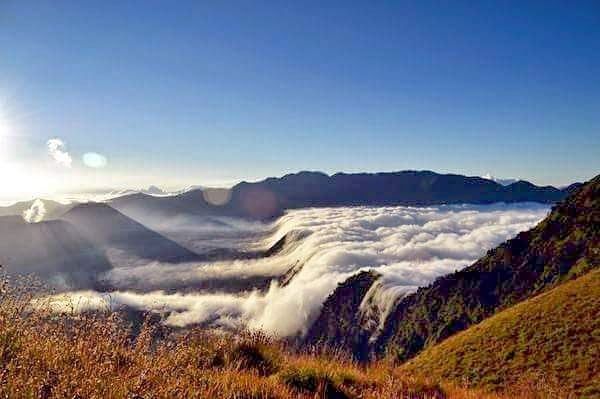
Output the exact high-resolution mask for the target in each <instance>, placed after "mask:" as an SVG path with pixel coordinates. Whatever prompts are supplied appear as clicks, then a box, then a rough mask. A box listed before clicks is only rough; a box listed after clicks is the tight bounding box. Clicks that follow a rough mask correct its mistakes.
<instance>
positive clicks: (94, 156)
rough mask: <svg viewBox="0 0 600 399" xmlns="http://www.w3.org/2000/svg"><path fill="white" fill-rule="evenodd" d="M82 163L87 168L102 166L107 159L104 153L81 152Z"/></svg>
mask: <svg viewBox="0 0 600 399" xmlns="http://www.w3.org/2000/svg"><path fill="white" fill-rule="evenodd" d="M82 159H83V163H84V164H85V166H87V167H89V168H95V169H98V168H103V167H105V166H106V164H107V163H108V160H107V159H106V157H105V156H104V155H101V154H98V153H96V152H87V153H85V154H83V157H82Z"/></svg>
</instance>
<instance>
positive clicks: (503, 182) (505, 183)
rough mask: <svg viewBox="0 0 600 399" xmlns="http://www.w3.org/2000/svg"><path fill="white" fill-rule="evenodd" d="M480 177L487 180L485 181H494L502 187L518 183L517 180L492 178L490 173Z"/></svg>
mask: <svg viewBox="0 0 600 399" xmlns="http://www.w3.org/2000/svg"><path fill="white" fill-rule="evenodd" d="M481 177H482V178H484V179H487V180H491V181H494V182H496V183H498V184H501V185H503V186H508V185H510V184H513V183H516V182H517V181H519V179H513V178H499V177H495V176H492V175H491V174H490V173H486V174H485V175H483V176H481Z"/></svg>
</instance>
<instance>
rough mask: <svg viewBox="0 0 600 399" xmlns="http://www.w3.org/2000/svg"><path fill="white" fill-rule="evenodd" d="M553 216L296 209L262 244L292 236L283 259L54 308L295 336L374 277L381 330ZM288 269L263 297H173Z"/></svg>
mask: <svg viewBox="0 0 600 399" xmlns="http://www.w3.org/2000/svg"><path fill="white" fill-rule="evenodd" d="M548 210H549V208H548V207H547V206H545V205H539V204H511V205H506V204H495V205H487V206H475V205H462V206H461V205H453V206H435V207H426V208H412V207H380V208H375V207H353V208H324V209H316V208H315V209H301V210H293V211H289V212H288V213H287V214H286V215H284V216H283V217H282V218H280V219H279V220H278V221H277V222H276V223H275V224H274V225H273V226H271V228H272V229H273V232H274V233H273V234H272V235H271V236H269V237H268V238H267V239H266V240H265V241H264V242H263V243H262V244H263V245H264V246H265V247H268V246H269V245H271V244H273V243H275V242H276V241H277V240H279V239H280V238H281V237H283V236H284V235H286V234H288V233H292V232H293V234H289V235H288V237H292V236H294V237H296V238H295V239H294V240H288V241H291V242H286V246H285V248H284V249H283V251H282V252H281V253H279V254H277V255H274V256H271V257H267V258H259V259H252V260H248V259H246V260H235V261H220V262H212V263H203V264H182V265H172V264H169V265H163V264H160V263H153V264H147V265H144V266H137V267H128V268H119V269H113V270H111V271H110V272H108V273H107V274H106V275H105V276H104V278H105V279H106V280H107V281H109V282H110V283H111V284H112V285H113V286H115V287H116V289H117V291H115V292H112V293H111V294H110V295H109V296H107V294H103V293H98V292H89V291H88V292H74V293H69V294H67V295H66V296H56V297H54V298H52V301H53V307H54V308H55V309H57V310H60V309H61V308H63V307H67V306H69V308H70V306H72V304H73V303H76V304H79V305H78V306H79V308H80V310H84V309H88V308H92V309H95V308H105V307H106V304H107V302H106V301H107V300H108V303H109V304H110V305H111V306H119V305H127V306H131V307H133V308H135V309H143V310H152V311H156V312H161V313H166V314H167V316H166V318H165V322H166V323H167V324H169V325H173V326H186V325H190V324H196V323H200V324H206V325H210V326H213V327H220V328H242V327H246V328H251V329H263V330H265V331H267V332H269V333H273V334H277V335H281V336H293V335H295V334H302V333H303V332H305V331H306V329H307V328H308V327H309V325H310V324H311V323H312V321H313V320H314V319H315V318H316V316H317V315H318V312H319V309H320V306H321V305H322V303H323V302H324V300H325V299H326V298H327V296H328V295H329V294H330V293H331V292H333V290H334V289H335V287H336V285H337V284H338V283H340V282H342V281H344V280H345V279H347V278H348V277H350V276H352V275H353V274H356V273H358V272H360V271H362V270H369V269H372V270H375V271H377V272H378V273H380V274H381V275H382V278H381V279H380V281H379V282H378V284H377V287H374V290H377V292H372V293H370V296H371V297H372V298H373V299H374V301H375V302H379V303H378V304H377V305H378V306H377V309H379V312H381V313H382V314H381V315H380V320H381V321H382V320H384V318H385V316H386V314H385V312H386V311H387V310H386V309H388V310H389V308H390V304H391V303H393V301H394V300H396V299H397V298H398V296H400V295H405V294H407V293H410V292H413V291H414V290H416V289H417V288H418V287H420V286H424V285H427V284H429V283H430V282H431V281H433V280H434V279H435V278H436V277H438V276H440V275H444V274H447V273H450V272H453V271H454V270H457V269H461V268H463V267H465V266H467V265H469V264H471V263H472V262H474V261H475V260H476V259H478V258H479V257H481V256H482V255H484V254H485V252H486V251H487V250H488V249H490V248H492V247H494V246H496V245H498V244H499V243H501V242H502V241H504V240H506V239H508V238H510V237H512V236H514V235H515V234H517V233H518V232H520V231H523V230H527V229H529V228H531V227H532V226H533V225H535V224H536V223H537V222H538V221H539V220H541V219H542V218H543V217H544V216H545V215H546V214H547V212H548ZM291 268H293V269H294V270H295V274H294V276H293V278H291V280H290V281H289V283H288V284H287V285H283V286H282V285H281V284H280V283H278V282H277V280H273V281H272V282H271V284H270V285H269V286H268V287H266V288H265V289H264V290H253V291H250V292H244V291H240V292H237V293H231V292H230V293H224V292H218V291H215V290H212V291H210V290H204V291H201V292H190V291H189V290H185V292H183V291H182V292H177V293H172V290H173V289H174V288H173V287H178V286H180V285H181V284H182V283H184V282H185V283H186V284H187V285H188V286H193V284H194V283H201V282H205V281H207V280H210V279H223V280H225V281H234V280H240V279H241V280H243V279H245V278H251V277H253V276H254V277H256V276H281V275H284V274H286V272H289V271H290V269H291ZM167 290H169V291H167ZM148 291H150V292H148ZM109 298H110V299H109ZM364 311H365V312H367V311H369V309H364Z"/></svg>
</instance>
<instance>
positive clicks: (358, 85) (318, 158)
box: [0, 0, 600, 199]
mask: <svg viewBox="0 0 600 399" xmlns="http://www.w3.org/2000/svg"><path fill="white" fill-rule="evenodd" d="M55 138H56V139H59V141H56V140H54V141H50V142H49V140H51V139H55ZM49 147H51V148H49ZM89 152H93V153H97V154H100V155H91V157H92V158H91V159H92V161H89V159H90V158H89V157H90V155H88V165H86V164H85V163H84V162H83V160H82V157H83V155H84V154H85V153H89ZM105 161H106V162H105ZM90 166H91V167H90ZM303 169H308V170H322V171H325V172H330V173H331V172H336V171H347V172H353V171H392V170H403V169H431V170H434V171H439V172H456V173H462V174H467V175H483V174H486V173H491V174H492V175H495V176H498V177H521V178H525V179H528V180H531V181H533V182H534V183H537V184H555V185H561V184H566V183H569V182H572V181H576V180H585V179H588V178H590V177H592V176H593V175H595V174H597V173H600V2H598V1H597V0H592V1H583V0H582V1H522V0H520V1H424V0H418V1H410V2H408V1H389V2H385V1H365V2H360V3H359V2H350V1H339V2H329V1H315V2H309V1H306V2H305V1H303V2H298V1H295V2H285V1H274V2H263V1H247V2H246V1H240V2H229V1H206V2H202V1H189V2H186V1H83V0H76V1H75V0H73V1H67V0H64V1H55V0H48V1H35V0H32V1H22V0H1V1H0V180H1V181H2V184H1V185H0V199H1V198H2V197H4V198H7V197H15V196H26V195H31V194H36V195H37V194H40V195H41V194H45V193H48V192H52V191H64V190H70V191H76V190H78V189H81V190H84V189H85V190H88V189H91V188H99V187H115V188H120V187H141V186H146V185H148V184H157V185H162V186H166V187H176V186H183V185H186V184H227V183H230V182H235V181H236V180H240V179H256V178H261V177H266V176H270V175H275V176H277V175H282V174H284V173H287V172H291V171H298V170H303Z"/></svg>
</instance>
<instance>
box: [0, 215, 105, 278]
mask: <svg viewBox="0 0 600 399" xmlns="http://www.w3.org/2000/svg"><path fill="white" fill-rule="evenodd" d="M0 237H2V240H0V264H2V265H3V266H4V269H5V271H6V272H7V273H8V274H11V275H24V274H31V273H34V274H36V275H37V276H39V277H41V278H43V279H45V280H47V281H49V282H51V283H52V284H53V285H55V286H57V287H59V288H60V287H70V288H95V287H96V282H95V277H96V275H98V274H99V273H102V272H105V271H107V270H109V269H110V268H111V265H110V263H109V262H108V260H107V259H106V257H105V256H104V254H103V252H102V251H100V250H99V249H98V248H96V247H95V246H94V245H93V244H92V243H91V242H89V241H88V240H86V239H85V238H83V237H82V236H81V233H80V232H79V231H77V230H76V229H75V227H74V226H72V225H71V224H69V223H68V222H66V221H62V220H52V221H48V222H40V223H31V224H30V223H26V222H25V221H24V220H23V218H21V217H20V216H3V217H0Z"/></svg>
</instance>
